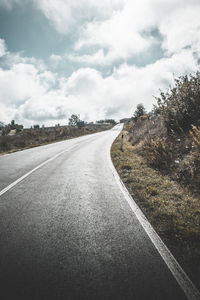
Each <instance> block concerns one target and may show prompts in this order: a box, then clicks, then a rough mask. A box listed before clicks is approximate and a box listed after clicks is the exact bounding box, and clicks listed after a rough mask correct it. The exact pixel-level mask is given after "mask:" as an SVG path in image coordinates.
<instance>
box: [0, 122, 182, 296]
mask: <svg viewBox="0 0 200 300" xmlns="http://www.w3.org/2000/svg"><path fill="white" fill-rule="evenodd" d="M120 130H121V126H117V127H115V128H113V129H112V130H109V131H106V132H101V133H97V134H93V135H89V136H83V137H80V138H75V139H72V140H67V141H63V142H59V143H55V144H50V145H46V146H41V147H37V148H32V149H28V150H24V151H20V152H16V153H13V154H9V155H5V156H1V157H0V190H1V191H2V192H1V194H0V285H1V288H0V299H2V300H7V299H20V300H22V299H27V300H29V299H37V300H39V299H42V300H45V299H56V300H57V299H58V300H59V299H66V300H69V299H81V300H82V299H83V300H84V299H87V300H90V299H95V300H97V299H102V300H103V299H104V300H106V299H115V300H117V299H123V300H126V299H135V300H137V299H138V300H142V299H153V300H156V299H158V300H160V299H162V300H165V299H170V300H171V299H176V300H178V299H181V300H184V299H186V296H185V294H184V293H183V291H182V289H181V288H180V286H179V285H178V283H177V281H176V280H175V279H174V276H173V275H172V273H171V272H170V271H169V268H168V267H167V265H166V263H165V262H164V260H163V259H162V258H161V256H160V254H159V253H158V251H157V250H156V248H155V246H154V245H153V243H152V241H151V239H150V238H149V237H148V235H147V234H146V232H145V230H144V229H143V227H142V225H141V224H140V222H139V221H138V219H137V218H136V216H135V214H134V212H133V211H132V209H131V208H130V206H129V204H128V202H127V201H126V199H125V196H124V193H123V192H122V190H121V189H120V187H119V184H118V183H117V181H116V178H115V176H113V172H112V168H111V164H110V161H109V160H110V156H109V151H110V146H111V144H112V142H113V140H114V139H115V137H116V136H117V135H118V134H119V132H120ZM30 171H31V172H30ZM24 175H25V176H24ZM22 176H24V177H23V178H21V177H22ZM19 178H21V179H22V180H21V179H20V180H19V181H18V182H16V180H18V179H19ZM13 182H14V183H15V184H14V185H13V186H11V184H12V183H13ZM7 187H8V189H6V188H7Z"/></svg>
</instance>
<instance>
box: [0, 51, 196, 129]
mask: <svg viewBox="0 0 200 300" xmlns="http://www.w3.org/2000/svg"><path fill="white" fill-rule="evenodd" d="M19 69H20V72H21V73H22V74H23V75H22V74H21V76H22V77H23V76H24V74H26V75H25V77H26V79H23V80H22V82H25V85H27V82H29V88H28V89H27V90H26V89H25V91H23V93H24V94H22V95H21V94H20V92H21V89H20V90H17V89H15V93H14V94H15V96H16V97H17V96H18V97H19V98H20V97H22V98H23V99H24V100H23V103H20V104H19V107H18V109H17V112H16V111H13V113H15V115H14V117H15V118H16V119H17V120H20V121H21V122H22V121H23V123H24V124H27V125H30V124H35V123H39V124H43V123H45V124H46V125H53V124H55V123H58V122H59V123H61V124H66V123H67V121H68V118H69V117H70V115H71V114H73V113H76V114H80V115H81V118H82V119H84V120H86V121H94V120H97V119H102V118H116V119H120V118H122V117H124V116H131V115H132V114H133V112H134V110H135V108H136V105H137V104H138V103H140V102H142V103H144V105H145V107H146V108H147V109H148V110H149V109H151V108H152V102H153V95H155V96H156V95H158V94H159V88H161V90H165V89H166V88H167V87H168V86H169V84H173V73H174V74H176V75H182V74H187V73H190V72H193V71H195V70H197V69H198V65H197V61H196V59H195V57H194V56H193V55H192V54H191V52H190V51H188V50H184V51H182V52H181V53H179V54H174V55H173V56H172V57H170V58H165V59H162V60H160V61H158V62H156V63H154V64H152V65H148V66H145V67H143V68H138V67H135V66H129V65H127V64H123V65H121V66H120V67H119V68H116V69H115V70H114V72H113V74H111V75H110V76H108V77H103V76H102V74H101V72H99V71H97V70H95V69H93V68H81V69H79V70H77V71H76V72H74V73H72V75H71V76H69V77H68V78H64V77H63V78H59V79H58V81H59V84H58V86H57V87H56V88H54V89H52V88H50V87H51V81H52V80H54V76H53V79H52V74H51V73H50V74H49V73H45V72H44V73H41V74H40V73H39V72H38V71H36V70H35V69H34V68H31V67H30V66H23V67H20V68H19V66H17V69H16V67H15V68H14V69H13V70H12V72H13V71H14V70H18V72H16V77H19V78H20V76H19ZM29 76H30V77H31V78H32V79H30V78H29ZM28 79H29V80H30V81H29V80H28ZM0 80H1V77H0ZM24 80H25V81H24ZM33 82H34V83H33ZM16 84H17V85H19V83H18V82H17V83H16ZM32 84H33V86H32ZM25 85H24V86H25ZM33 90H34V91H33ZM36 91H37V92H36ZM25 92H26V94H25ZM10 93H11V92H10ZM8 96H9V97H11V96H12V93H11V95H7V97H8ZM11 98H12V97H11Z"/></svg>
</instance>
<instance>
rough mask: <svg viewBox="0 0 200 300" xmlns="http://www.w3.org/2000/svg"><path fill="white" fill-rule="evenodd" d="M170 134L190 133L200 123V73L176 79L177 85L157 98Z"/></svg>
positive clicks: (160, 111)
mask: <svg viewBox="0 0 200 300" xmlns="http://www.w3.org/2000/svg"><path fill="white" fill-rule="evenodd" d="M157 102H158V111H159V113H160V114H161V115H162V117H163V120H164V123H165V126H166V128H167V131H168V133H169V134H177V133H178V134H182V133H184V134H185V133H186V134H187V133H188V132H189V130H191V129H192V125H196V126H198V125H200V73H199V72H197V73H196V75H190V76H187V75H186V76H182V77H180V78H178V79H175V87H174V88H172V89H171V90H170V91H168V92H166V93H163V92H162V93H161V94H160V97H159V98H157Z"/></svg>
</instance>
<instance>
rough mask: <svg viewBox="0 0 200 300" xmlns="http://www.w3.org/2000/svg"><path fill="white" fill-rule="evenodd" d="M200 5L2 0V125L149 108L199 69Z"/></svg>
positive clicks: (153, 0)
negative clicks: (175, 82) (175, 83)
mask: <svg viewBox="0 0 200 300" xmlns="http://www.w3.org/2000/svg"><path fill="white" fill-rule="evenodd" d="M199 16H200V1H199V0H134V1H133V0H101V1H97V0H0V121H3V122H5V123H7V122H10V120H11V119H15V120H16V121H17V122H19V123H22V124H24V125H25V126H30V125H33V124H45V125H54V124H55V123H58V122H59V123H60V124H66V123H67V120H68V118H69V116H70V115H71V114H72V113H76V114H80V115H81V118H82V119H84V120H85V121H92V120H96V119H102V118H115V119H120V118H122V117H128V116H131V115H132V114H133V112H134V109H135V107H136V105H137V104H138V103H143V104H144V105H145V107H146V108H147V109H148V110H150V109H151V107H152V104H153V103H154V102H155V100H154V97H153V96H156V95H158V94H159V89H161V90H166V89H167V87H168V86H169V85H170V84H173V77H174V76H179V75H183V74H189V73H191V72H192V73H193V72H195V71H197V70H198V69H199V63H200V17H199Z"/></svg>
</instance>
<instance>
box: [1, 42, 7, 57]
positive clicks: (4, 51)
mask: <svg viewBox="0 0 200 300" xmlns="http://www.w3.org/2000/svg"><path fill="white" fill-rule="evenodd" d="M5 54H6V44H5V41H4V40H3V39H0V57H2V56H4V55H5Z"/></svg>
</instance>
